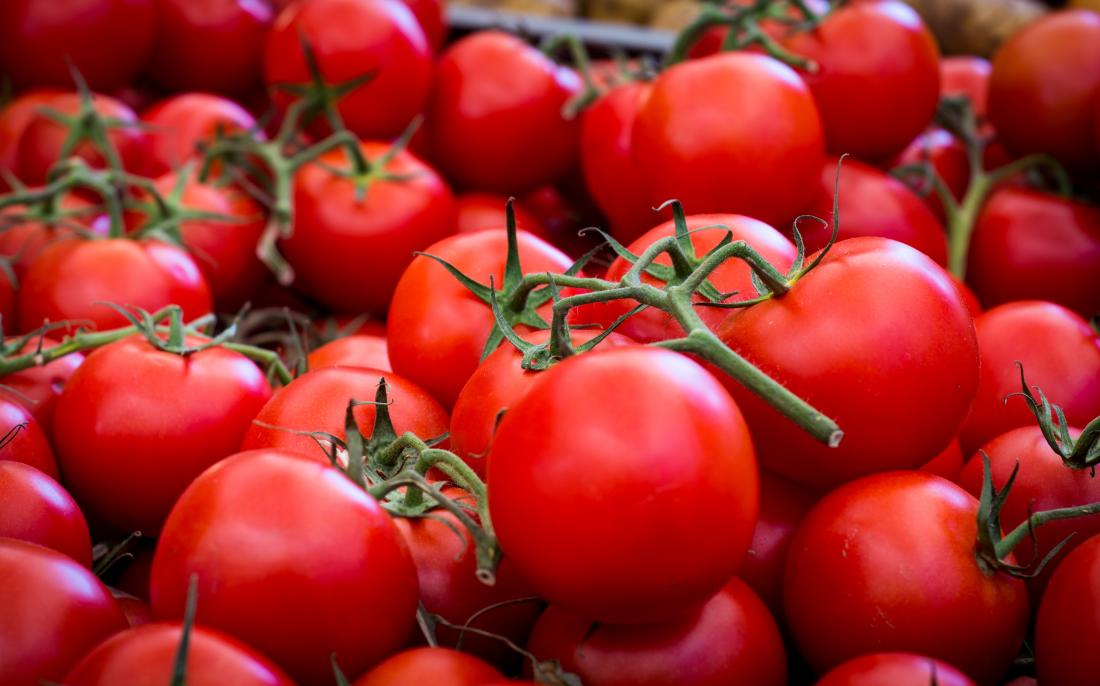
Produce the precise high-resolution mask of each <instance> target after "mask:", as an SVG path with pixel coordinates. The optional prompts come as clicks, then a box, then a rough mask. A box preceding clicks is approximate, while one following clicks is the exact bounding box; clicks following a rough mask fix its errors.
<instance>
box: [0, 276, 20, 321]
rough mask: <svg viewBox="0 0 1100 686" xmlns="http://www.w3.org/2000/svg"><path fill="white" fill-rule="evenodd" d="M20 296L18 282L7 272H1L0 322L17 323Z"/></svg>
mask: <svg viewBox="0 0 1100 686" xmlns="http://www.w3.org/2000/svg"><path fill="white" fill-rule="evenodd" d="M18 297H19V294H18V293H17V288H16V282H14V281H12V278H11V277H10V276H8V274H7V273H6V272H0V322H13V321H15V322H17V321H19V317H18V315H17V313H16V305H17V303H18Z"/></svg>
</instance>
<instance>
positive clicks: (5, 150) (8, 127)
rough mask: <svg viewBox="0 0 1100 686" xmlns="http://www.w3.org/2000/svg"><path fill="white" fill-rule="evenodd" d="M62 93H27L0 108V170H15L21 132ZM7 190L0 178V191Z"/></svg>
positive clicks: (4, 182) (52, 91) (49, 90)
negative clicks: (40, 110) (37, 113)
mask: <svg viewBox="0 0 1100 686" xmlns="http://www.w3.org/2000/svg"><path fill="white" fill-rule="evenodd" d="M62 93H64V91H60V90H53V89H48V90H34V91H29V92H27V93H23V94H22V95H19V96H17V97H16V98H15V99H13V100H11V101H10V102H8V104H6V105H4V106H3V108H0V169H7V170H9V171H13V170H14V169H15V165H16V162H17V160H18V157H17V154H18V152H19V139H20V138H21V137H22V136H23V131H24V130H26V128H27V125H28V124H30V123H31V121H32V120H33V119H34V117H35V113H36V112H37V111H38V109H39V108H40V107H49V105H50V101H51V100H53V99H54V98H55V97H57V96H58V95H61V94H62ZM7 188H8V183H7V181H6V180H4V179H2V178H0V190H5V189H7ZM5 233H7V232H5ZM0 235H3V234H0Z"/></svg>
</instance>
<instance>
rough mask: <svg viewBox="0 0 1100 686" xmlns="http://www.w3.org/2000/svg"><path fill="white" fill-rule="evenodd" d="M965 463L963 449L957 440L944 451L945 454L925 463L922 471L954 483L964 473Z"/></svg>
mask: <svg viewBox="0 0 1100 686" xmlns="http://www.w3.org/2000/svg"><path fill="white" fill-rule="evenodd" d="M964 463H965V459H964V458H963V454H962V448H960V447H959V441H958V439H955V440H953V441H951V442H950V443H949V444H948V445H947V447H946V448H944V449H943V452H941V453H940V454H939V455H936V456H935V457H933V458H932V459H931V460H929V461H928V462H925V463H924V466H923V467H921V468H920V470H921V471H922V472H928V473H929V474H935V475H936V476H942V477H943V478H945V479H947V480H949V481H954V480H955V478H956V477H958V476H959V472H961V471H962V468H963V464H964Z"/></svg>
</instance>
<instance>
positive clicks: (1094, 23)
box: [989, 9, 1100, 172]
mask: <svg viewBox="0 0 1100 686" xmlns="http://www.w3.org/2000/svg"><path fill="white" fill-rule="evenodd" d="M1098 94H1100V14H1097V13H1096V12H1091V11H1089V10H1084V9H1079V10H1066V11H1063V12H1055V13H1053V14H1050V15H1048V16H1046V17H1043V18H1041V19H1037V20H1036V21H1034V22H1032V23H1031V24H1028V25H1027V26H1026V27H1024V28H1023V29H1022V30H1020V31H1019V32H1017V33H1016V34H1014V35H1013V36H1012V37H1011V38H1009V39H1008V40H1007V41H1005V43H1004V44H1003V45H1002V46H1001V48H1000V49H999V50H998V51H997V54H996V55H995V56H994V57H993V73H992V75H991V76H990V81H989V120H990V121H991V122H992V123H993V126H994V127H995V128H996V129H997V135H998V136H999V137H1000V139H1001V140H1002V141H1004V143H1005V144H1006V145H1007V146H1008V147H1009V148H1010V149H1011V150H1012V151H1013V152H1015V153H1017V154H1021V155H1022V154H1026V153H1033V152H1045V153H1049V154H1051V155H1053V156H1054V157H1055V158H1057V159H1058V161H1059V162H1061V163H1062V164H1064V165H1066V166H1067V167H1069V168H1070V169H1071V170H1072V171H1078V172H1089V171H1094V170H1096V169H1098V168H1100V155H1098V154H1097V145H1098V143H1097V140H1098V139H1097V137H1096V132H1095V130H1094V129H1095V127H1094V113H1095V110H1096V106H1095V102H1096V98H1097V95H1098Z"/></svg>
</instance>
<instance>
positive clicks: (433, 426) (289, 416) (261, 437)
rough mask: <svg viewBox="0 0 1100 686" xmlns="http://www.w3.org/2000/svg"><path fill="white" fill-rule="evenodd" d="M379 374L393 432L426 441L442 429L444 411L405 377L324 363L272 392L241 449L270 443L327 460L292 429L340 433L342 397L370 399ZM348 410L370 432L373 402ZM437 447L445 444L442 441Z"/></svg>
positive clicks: (365, 433) (340, 435)
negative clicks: (407, 432)
mask: <svg viewBox="0 0 1100 686" xmlns="http://www.w3.org/2000/svg"><path fill="white" fill-rule="evenodd" d="M383 378H384V379H385V380H386V384H387V393H388V397H389V401H390V407H389V411H390V419H391V420H392V421H393V425H394V429H395V430H396V431H397V434H398V435H401V434H403V433H405V432H406V431H411V432H413V433H414V434H416V435H417V436H419V437H420V438H423V439H425V440H427V439H430V438H436V437H438V436H442V435H443V434H445V433H446V432H447V419H448V418H447V411H446V410H444V409H443V408H442V407H440V406H439V403H437V402H436V401H435V400H434V399H433V398H432V397H431V396H430V395H428V393H427V392H426V391H425V390H424V389H422V388H420V387H419V386H417V385H416V384H414V383H412V382H411V381H408V380H406V379H404V378H402V377H401V376H398V375H397V374H393V373H384V372H382V371H380V370H377V369H363V368H360V367H326V368H321V369H316V370H313V371H311V372H308V373H306V374H303V375H302V376H299V377H298V378H297V379H295V380H294V381H293V382H292V383H291V384H290V385H289V386H284V387H283V388H280V389H279V390H278V391H276V393H275V395H274V396H273V397H272V398H271V400H270V402H268V403H267V404H266V405H264V406H263V409H261V410H260V411H259V414H257V415H256V421H255V422H253V424H252V425H251V426H250V427H249V428H248V432H247V433H246V434H245V436H244V441H243V443H242V444H241V450H252V449H255V448H274V449H278V450H282V451H288V452H294V453H299V454H303V455H308V456H310V457H315V458H317V459H318V460H322V461H324V462H325V463H326V464H327V463H328V460H327V459H325V453H324V452H323V451H322V450H321V448H320V447H319V446H318V444H317V442H316V441H314V440H313V439H312V438H309V437H308V436H301V435H298V434H296V433H294V432H295V431H324V432H328V433H330V434H333V435H335V436H337V437H338V438H341V439H342V438H345V437H346V436H345V432H344V417H345V412H346V410H347V406H348V401H349V400H352V399H355V400H374V397H375V392H376V391H377V389H378V383H379V382H380V381H381V380H382V379H383ZM354 415H355V421H356V423H357V424H358V426H359V430H360V432H362V434H363V436H370V435H371V432H373V431H374V417H375V406H374V405H360V406H359V407H357V408H355V410H354ZM265 425H266V426H265ZM274 427H278V428H274ZM442 446H443V447H446V443H443V444H442Z"/></svg>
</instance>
